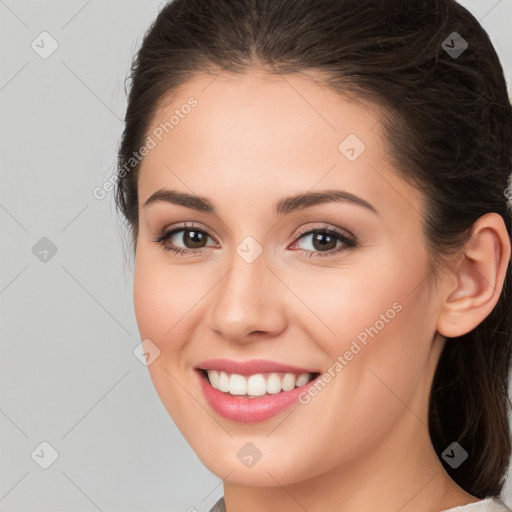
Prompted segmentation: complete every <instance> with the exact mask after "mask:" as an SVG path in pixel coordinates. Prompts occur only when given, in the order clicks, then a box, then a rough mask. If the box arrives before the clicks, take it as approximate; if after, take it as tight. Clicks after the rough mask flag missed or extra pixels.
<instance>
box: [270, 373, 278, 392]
mask: <svg viewBox="0 0 512 512" xmlns="http://www.w3.org/2000/svg"><path fill="white" fill-rule="evenodd" d="M280 391H281V379H280V378H279V375H277V373H271V374H270V375H269V376H268V379H267V393H270V394H274V393H279V392H280Z"/></svg>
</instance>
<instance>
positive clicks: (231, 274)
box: [208, 252, 286, 344]
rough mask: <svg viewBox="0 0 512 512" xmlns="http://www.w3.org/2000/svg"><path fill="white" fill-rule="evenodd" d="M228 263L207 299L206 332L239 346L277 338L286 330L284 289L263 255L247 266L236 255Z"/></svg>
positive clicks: (246, 263)
mask: <svg viewBox="0 0 512 512" xmlns="http://www.w3.org/2000/svg"><path fill="white" fill-rule="evenodd" d="M231 261H232V265H231V267H230V268H229V269H228V271H227V273H226V274H225V276H224V278H223V279H221V281H220V282H219V283H218V285H217V286H216V287H215V292H214V293H212V294H211V297H210V301H211V302H210V308H209V313H208V326H209V328H210V329H211V330H213V331H214V332H215V333H216V334H217V335H218V336H221V337H223V338H226V339H229V340H230V341H232V342H235V343H239V344H246V343H249V342H252V341H255V340H256V339H263V338H272V337H275V336H277V335H279V334H280V333H281V332H282V331H283V330H284V329H285V328H286V314H285V307H284V300H285V299H286V297H285V291H286V289H285V286H284V285H283V283H282V282H281V281H280V280H279V279H278V278H277V277H276V274H275V273H274V271H272V270H271V269H270V267H269V263H270V262H269V261H268V259H267V258H266V255H265V252H263V253H262V254H261V255H260V256H259V257H258V258H256V260H254V261H252V262H251V263H248V262H247V261H245V260H244V259H243V258H242V257H240V256H239V255H238V254H237V253H234V256H233V258H232V260H231Z"/></svg>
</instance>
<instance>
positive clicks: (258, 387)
mask: <svg viewBox="0 0 512 512" xmlns="http://www.w3.org/2000/svg"><path fill="white" fill-rule="evenodd" d="M207 373H208V380H209V381H210V384H211V385H212V388H214V389H218V390H219V391H223V392H224V393H230V394H231V395H246V396H249V397H257V396H263V395H264V394H266V393H269V394H276V393H280V392H281V391H291V390H292V389H294V388H296V387H299V386H303V385H304V384H307V383H308V382H309V381H310V380H311V378H312V374H311V373H301V374H299V375H296V374H294V373H284V374H283V373H270V374H262V373H257V374H255V375H251V376H249V377H245V376H244V375H238V374H236V373H232V374H228V373H226V372H222V371H219V370H207Z"/></svg>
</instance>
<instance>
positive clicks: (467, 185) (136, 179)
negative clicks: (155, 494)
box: [116, 0, 512, 512]
mask: <svg viewBox="0 0 512 512" xmlns="http://www.w3.org/2000/svg"><path fill="white" fill-rule="evenodd" d="M511 119H512V115H511V105H510V100H509V98H508V96H507V89H506V83H505V80H504V77H503V71H502V68H501V65H500V63H499V60H498V58H497V56H496V53H495V51H494V49H493V47H492V45H491V43H490V41H489V38H488V36H487V34H486V33H485V31H484V30H483V29H482V27H481V26H480V25H479V23H478V22H477V21H476V20H475V18H474V17H473V16H472V15H471V14H470V13H469V12H468V11H467V10H466V9H464V8H463V7H461V6H460V5H458V4H457V3H456V2H455V1H453V0H421V1H415V2H407V1H404V0H388V1H386V2H379V1H376V0H358V1H357V2H356V1H354V0H295V1H290V0H239V1H237V2H231V1H229V0H208V1H206V0H175V1H173V2H171V3H169V4H168V5H166V6H165V7H164V8H163V9H162V10H161V12H160V13H159V15H158V17H157V19H156V21H155V22H154V24H153V25H152V27H151V28H150V30H148V32H147V33H146V35H145V38H144V41H143V44H142V46H141V48H140V50H139V52H138V54H137V56H136V59H135V60H134V63H133V66H132V74H131V88H130V93H129V98H128V108H127V112H126V118H125V122H126V126H125V130H124V133H123V137H122V140H121V145H120V149H119V173H118V182H117V189H116V200H117V205H118V207H119V210H120V211H121V212H122V214H123V215H124V217H125V219H126V221H127V225H128V228H129V230H130V233H131V237H132V241H133V250H134V254H135V273H134V304H135V312H136V317H137V322H138V326H139V331H140V334H141V339H143V340H144V341H143V344H144V347H145V349H146V353H147V357H148V367H149V371H150V375H151V378H152V380H153V383H154V385H155V388H156V390H157V392H158V394H159V396H160V398H161V400H162V403H163V404H164V406H165V407H166V409H167V410H168V412H169V414H170V415H171V416H172V418H173V420H174V421H175V422H176V425H177V426H178V428H179V429H180V431H181V432H182V434H183V436H184V437H185V438H186V439H187V441H188V442H189V443H190V445H191V447H192V448H193V449H194V451H195V452H196V453H197V455H198V457H199V458H200V459H201V461H202V462H203V463H204V464H205V466H206V467H207V468H208V469H209V470H210V471H212V472H213V473H214V474H216V475H217V476H219V477H220V478H222V479H223V484H224V496H223V498H222V499H220V500H219V501H218V502H217V503H216V504H215V506H214V507H213V508H212V509H211V510H212V511H227V512H239V511H244V512H251V511H256V510H258V511H262V510H263V511H266V512H272V511H277V510H279V511H282V510H286V511H292V512H293V511H303V510H307V511H308V512H316V511H320V510H322V511H324V510H332V511H338V510H339V511H344V512H353V511H365V512H371V511H380V512H382V511H385V512H387V511H390V512H391V511H401V512H406V511H415V512H426V511H441V510H450V511H453V512H455V511H464V510H467V511H471V512H477V511H481V510H487V511H506V510H509V509H507V508H506V507H505V506H504V504H503V503H502V502H501V501H500V500H499V495H500V492H501V490H502V486H503V480H504V476H505V472H506V469H507V464H508V460H509V456H510V452H511V447H510V432H509V425H508V420H507V412H508V403H509V402H508V398H507V382H508V373H509V368H510V364H511V348H510V347H511V341H512V332H511V325H512V304H511V302H510V298H509V294H510V292H511V285H512V282H511V279H512V277H511V269H510V254H511V242H510V240H511V214H510V205H509V204H508V202H507V197H508V194H507V193H506V187H507V179H508V177H509V175H510V171H511V165H510V164H511V123H512V122H511ZM194 510H195V509H194Z"/></svg>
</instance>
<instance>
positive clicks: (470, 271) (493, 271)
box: [437, 213, 511, 338]
mask: <svg viewBox="0 0 512 512" xmlns="http://www.w3.org/2000/svg"><path fill="white" fill-rule="evenodd" d="M510 253H511V245H510V237H509V235H508V232H507V228H506V226H505V222H504V221H503V218H502V217H501V216H500V215H498V214H497V213H487V214H485V215H483V216H482V217H480V218H479V219H478V220H477V221H476V223H475V227H474V230H473V234H472V236H471V238H470V239H469V240H468V242H467V243H466V245H465V247H464V249H463V250H462V251H461V254H460V255H459V256H458V257H457V259H456V261H455V263H454V264H453V266H452V267H451V268H452V277H453V279H452V280H451V282H450V284H449V285H447V286H446V288H445V290H446V294H445V298H444V301H443V303H442V304H441V310H440V314H439V318H438V324H437V331H438V332H439V333H440V334H441V335H443V336H446V337H448V338H453V337H456V336H462V335H463V334H466V333H468V332H469V331H471V330H472V329H474V328H475V327H476V326H477V325H479V324H480V323H481V322H482V321H483V320H484V319H485V318H486V317H487V316H488V315H489V313H490V312H491V311H492V310H493V308H494V306H495V305H496V303H497V302H498V299H499V297H500V294H501V291H502V289H503V282H504V280H505V275H506V272H507V267H508V264H509V262H510ZM445 282H447V281H445ZM453 283H455V284H453Z"/></svg>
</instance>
